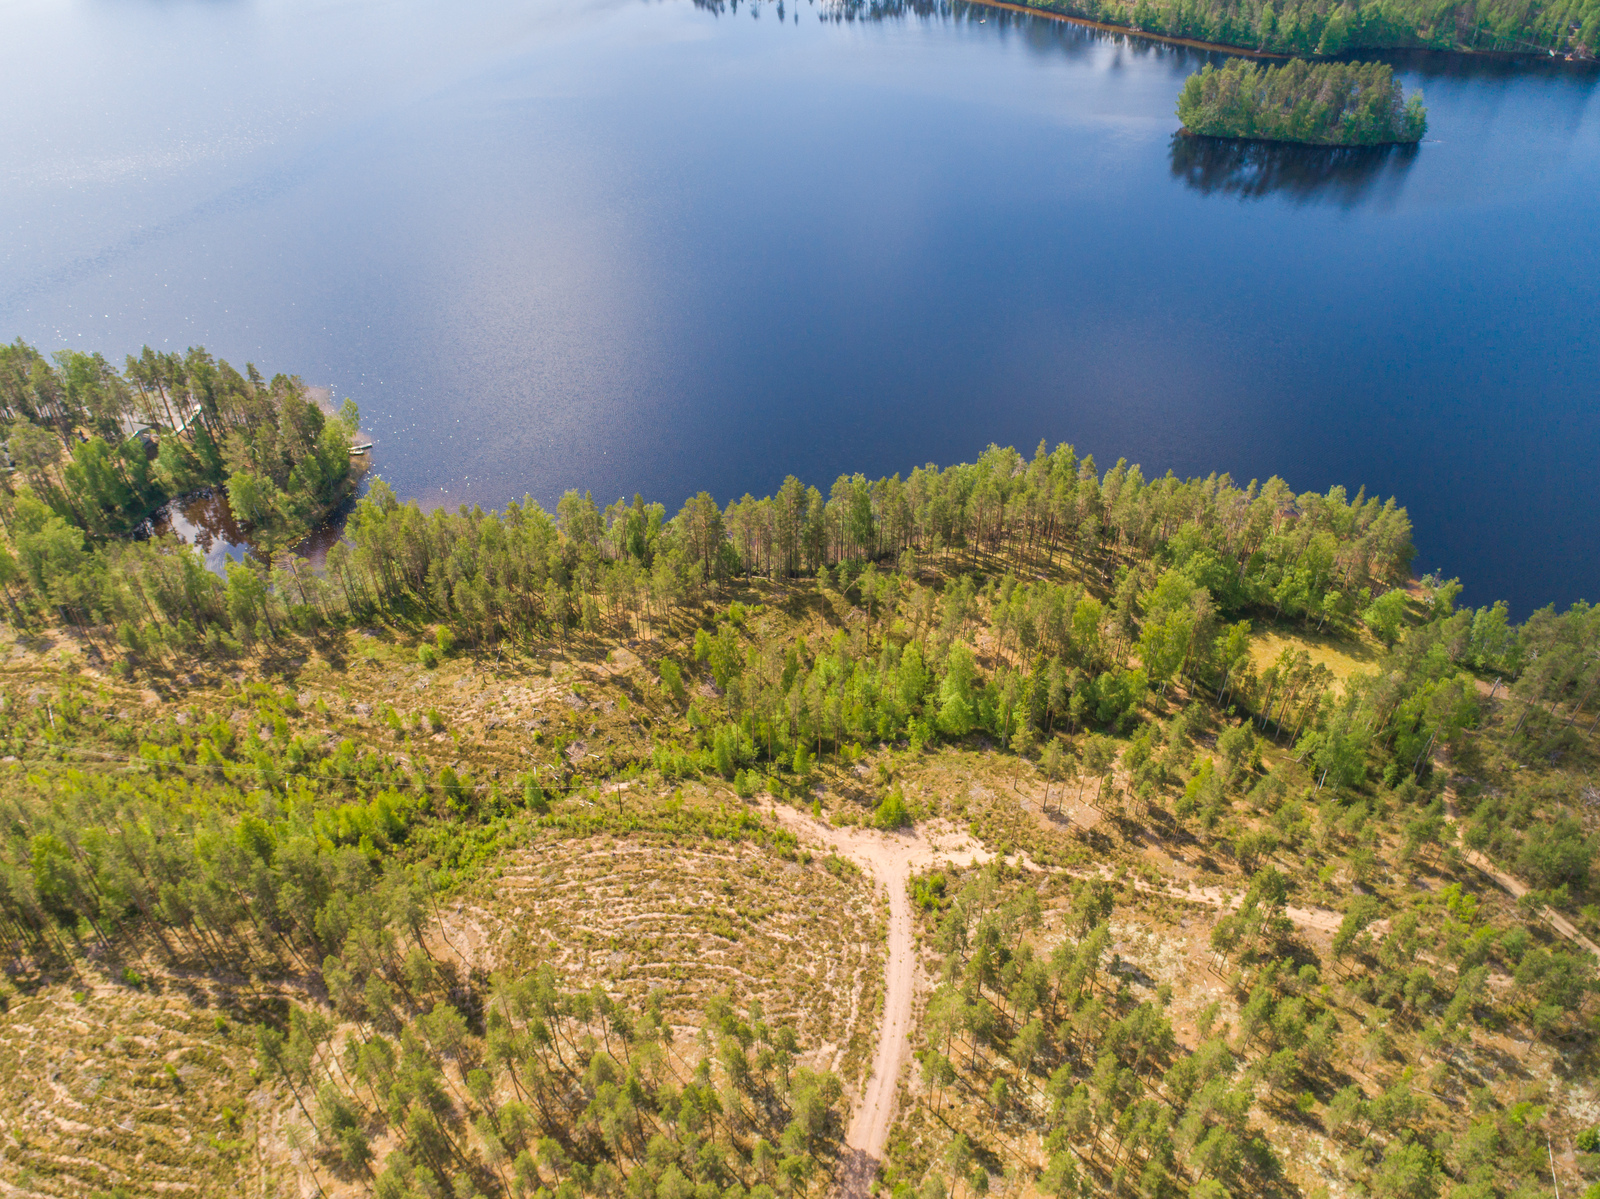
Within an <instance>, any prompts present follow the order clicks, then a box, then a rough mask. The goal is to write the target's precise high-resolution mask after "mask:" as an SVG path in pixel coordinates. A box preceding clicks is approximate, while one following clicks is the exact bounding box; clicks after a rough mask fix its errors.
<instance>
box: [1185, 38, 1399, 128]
mask: <svg viewBox="0 0 1600 1199" xmlns="http://www.w3.org/2000/svg"><path fill="white" fill-rule="evenodd" d="M1178 118H1179V119H1180V120H1181V121H1182V122H1183V130H1184V132H1185V133H1190V134H1199V135H1201V136H1204V137H1238V138H1255V139H1261V140H1264V141H1277V142H1302V143H1305V144H1307V145H1314V146H1381V145H1388V144H1392V143H1395V142H1417V141H1421V140H1422V135H1423V134H1424V133H1426V132H1427V130H1428V112H1427V109H1425V108H1423V107H1422V96H1421V95H1420V94H1419V93H1416V92H1413V93H1412V95H1411V98H1410V99H1409V100H1408V99H1406V98H1405V97H1404V96H1403V95H1402V94H1401V91H1400V84H1399V83H1398V82H1397V81H1396V80H1395V77H1394V72H1393V71H1391V70H1390V69H1389V67H1388V65H1387V64H1386V63H1381V62H1320V63H1315V64H1313V63H1307V62H1305V61H1303V60H1301V59H1298V58H1297V59H1294V60H1293V61H1292V62H1287V63H1285V64H1284V65H1283V66H1281V67H1260V66H1255V65H1253V64H1250V63H1247V62H1245V61H1244V60H1243V59H1237V58H1236V59H1234V60H1232V61H1231V62H1229V63H1227V64H1226V65H1225V66H1224V67H1223V68H1222V69H1221V70H1220V71H1219V70H1217V69H1216V68H1215V67H1212V66H1210V65H1207V66H1206V67H1205V69H1203V70H1201V71H1199V72H1197V73H1196V74H1193V75H1190V76H1189V78H1188V79H1187V80H1186V81H1185V83H1184V85H1183V92H1182V94H1181V95H1179V97H1178Z"/></svg>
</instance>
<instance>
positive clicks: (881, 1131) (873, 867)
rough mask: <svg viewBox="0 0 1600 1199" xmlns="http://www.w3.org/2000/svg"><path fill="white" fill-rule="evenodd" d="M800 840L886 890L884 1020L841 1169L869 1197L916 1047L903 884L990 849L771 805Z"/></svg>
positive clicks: (959, 837)
mask: <svg viewBox="0 0 1600 1199" xmlns="http://www.w3.org/2000/svg"><path fill="white" fill-rule="evenodd" d="M769 810H770V811H771V813H772V815H774V816H775V817H776V818H777V819H778V820H779V821H780V822H781V823H782V824H783V826H784V827H785V828H787V829H788V830H789V831H790V832H792V833H794V834H795V836H797V837H799V838H800V839H801V840H802V841H805V842H808V843H809V844H811V845H814V846H819V847H821V848H824V849H830V850H832V851H833V852H834V853H837V854H838V855H839V856H840V857H842V858H845V859H846V860H848V861H851V862H854V863H855V864H856V865H857V866H860V867H861V868H862V869H863V870H865V871H867V872H868V873H869V874H871V875H872V877H873V878H874V879H876V880H877V882H878V884H879V885H880V886H882V887H883V888H884V889H885V890H886V891H887V892H888V897H889V944H888V952H887V955H886V957H885V961H884V988H883V993H884V1002H883V1021H882V1023H881V1024H880V1025H879V1027H878V1048H877V1050H876V1052H875V1053H874V1054H873V1058H872V1073H871V1075H870V1076H869V1077H868V1079H867V1085H866V1088H865V1089H864V1090H863V1091H862V1094H861V1102H860V1103H859V1104H857V1105H856V1110H855V1113H854V1114H853V1115H852V1116H851V1118H850V1127H849V1129H848V1131H847V1132H846V1133H845V1159H844V1169H843V1170H842V1171H841V1172H840V1175H839V1185H838V1188H837V1192H838V1194H839V1195H841V1196H844V1199H866V1196H867V1195H868V1193H869V1188H870V1187H871V1185H872V1179H873V1176H874V1175H875V1174H876V1173H877V1169H878V1163H879V1162H880V1161H881V1160H882V1159H883V1147H884V1145H885V1144H887V1142H888V1140H889V1127H890V1125H891V1124H892V1123H893V1121H894V1104H895V1092H896V1089H897V1088H898V1087H899V1083H900V1072H901V1071H902V1070H903V1069H904V1068H905V1063H906V1058H907V1057H909V1056H910V1053H911V1018H912V1012H913V1008H914V1001H915V999H916V990H917V950H916V937H915V934H914V932H913V928H912V921H911V898H910V896H909V895H908V894H907V893H906V885H907V883H908V882H909V880H910V878H911V875H912V872H913V871H918V870H924V869H927V868H928V867H930V866H934V865H937V864H939V863H941V862H945V863H951V864H954V865H959V866H970V865H971V864H972V863H974V862H983V861H987V860H988V859H989V858H990V857H991V856H992V855H991V854H989V853H988V852H987V851H986V850H984V849H983V848H982V847H981V846H980V845H979V844H978V843H977V842H976V841H974V840H973V839H972V838H971V837H970V836H968V835H967V833H966V832H964V831H962V830H961V829H959V828H957V827H956V826H954V825H947V824H945V823H944V822H942V821H935V822H933V823H931V824H929V825H924V826H921V827H919V828H917V829H915V830H912V831H907V832H898V833H880V832H875V831H871V830H867V829H842V828H834V827H832V826H831V825H828V824H826V823H824V822H822V821H820V820H813V819H812V818H811V817H809V816H806V815H803V814H802V813H800V812H797V811H795V810H794V809H793V808H789V807H785V806H783V805H781V804H774V805H772V807H771V808H770V809H769Z"/></svg>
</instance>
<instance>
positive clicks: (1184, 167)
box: [1171, 133, 1417, 208]
mask: <svg viewBox="0 0 1600 1199" xmlns="http://www.w3.org/2000/svg"><path fill="white" fill-rule="evenodd" d="M1416 160H1417V146H1416V145H1400V146H1299V145H1291V144H1287V143H1284V142H1259V141H1238V140H1235V139H1232V138H1221V137H1193V136H1188V135H1185V134H1182V133H1175V134H1173V135H1172V148H1171V162H1172V174H1173V177H1174V178H1177V179H1182V180H1183V181H1184V183H1186V184H1188V185H1189V186H1190V187H1192V188H1194V189H1195V190H1196V191H1198V192H1200V193H1202V194H1203V195H1208V196H1209V195H1214V194H1220V195H1228V196H1238V197H1239V198H1240V199H1248V200H1257V199H1261V198H1262V197H1264V196H1271V195H1279V194H1281V195H1284V196H1287V197H1288V198H1289V199H1290V200H1292V201H1294V202H1295V203H1299V204H1337V205H1338V206H1339V207H1341V208H1354V207H1355V206H1356V205H1358V204H1366V203H1370V202H1371V201H1373V200H1381V199H1385V198H1388V197H1391V196H1393V195H1394V194H1395V193H1396V192H1397V191H1398V190H1399V187H1400V184H1401V183H1402V182H1403V181H1404V179H1405V176H1406V172H1407V171H1409V170H1410V169H1411V164H1412V163H1414V162H1415V161H1416Z"/></svg>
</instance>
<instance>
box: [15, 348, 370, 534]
mask: <svg viewBox="0 0 1600 1199" xmlns="http://www.w3.org/2000/svg"><path fill="white" fill-rule="evenodd" d="M359 420H360V414H359V412H358V410H357V408H356V405H355V403H354V401H351V400H346V401H345V404H344V408H343V409H342V410H341V411H340V413H339V415H338V417H337V418H330V417H329V416H328V414H327V413H325V412H324V411H323V410H322V408H321V407H319V406H318V405H317V403H316V402H315V400H313V399H312V398H311V397H310V395H309V394H308V392H307V389H306V386H305V384H303V383H302V382H301V381H300V380H299V379H298V378H293V377H290V376H288V375H275V376H273V378H272V380H271V382H268V381H267V380H266V379H265V378H263V377H262V375H261V373H260V372H259V371H257V370H256V368H255V367H254V366H253V365H250V364H248V363H247V364H246V365H245V373H244V374H243V375H241V374H240V373H239V372H238V371H236V370H234V368H233V367H231V366H229V365H228V363H227V362H225V361H218V360H217V359H214V358H213V357H212V356H211V355H210V354H208V353H206V351H205V350H204V349H201V348H191V349H190V350H189V351H188V352H187V353H184V354H177V353H169V354H161V353H157V352H156V351H154V350H152V349H151V348H150V347H149V346H145V347H144V349H143V351H142V352H141V353H140V354H139V355H138V356H135V355H132V354H129V355H128V356H127V359H126V363H125V365H124V368H123V369H122V370H121V371H118V370H117V369H116V368H115V367H113V366H112V365H111V363H110V362H108V361H107V360H106V359H105V358H104V357H103V356H102V355H100V354H85V353H82V352H80V351H77V350H59V351H57V352H56V353H55V354H53V355H51V356H50V357H49V358H46V357H45V356H44V355H43V354H41V353H39V351H38V350H36V349H34V347H32V346H30V345H28V344H27V343H25V342H23V341H22V340H21V339H20V338H19V339H18V340H17V341H15V342H14V343H12V344H11V345H0V421H3V422H4V432H3V436H4V441H5V449H6V454H7V455H8V456H9V458H10V465H11V466H12V467H13V468H14V472H15V473H14V474H13V475H12V476H11V477H12V480H13V482H15V481H16V480H18V479H20V480H24V481H26V483H27V486H28V489H29V490H30V491H31V493H32V495H33V497H34V498H35V499H36V500H38V501H39V502H40V503H42V504H44V505H45V506H46V507H47V508H48V509H49V511H50V512H51V513H53V514H54V515H56V516H58V517H60V518H61V519H62V520H63V521H65V522H66V523H67V524H70V525H75V526H77V527H78V528H80V529H83V530H84V531H86V532H88V533H90V534H92V535H94V536H97V537H100V536H105V535H108V534H116V533H126V532H129V531H131V530H133V529H136V528H137V527H138V526H139V525H141V524H142V523H143V522H144V521H145V520H146V519H148V518H149V517H150V515H151V514H152V513H153V512H154V511H155V510H156V509H157V508H159V507H160V506H161V505H162V504H164V503H166V502H167V501H168V500H171V499H174V498H177V497H178V496H182V495H185V494H188V493H190V492H193V491H197V490H202V489H205V488H210V487H217V486H221V485H226V486H227V489H228V495H229V499H230V500H231V503H232V507H233V512H234V516H235V517H236V518H237V519H238V521H239V523H240V524H241V525H243V526H244V527H246V528H249V529H251V530H253V531H254V533H255V535H256V538H257V540H258V541H260V542H265V543H273V542H283V543H287V544H293V543H294V542H297V541H299V540H301V539H302V538H304V536H305V535H306V533H308V532H309V531H310V530H311V529H313V528H315V527H316V526H317V525H319V524H321V523H322V521H323V520H324V519H325V518H326V516H327V514H328V512H329V511H331V510H332V509H333V508H335V507H337V506H338V504H339V503H340V502H341V501H343V500H344V498H345V497H346V496H347V495H348V494H349V490H350V485H351V483H352V482H353V479H352V472H351V467H350V439H351V437H352V436H353V435H354V434H355V432H356V427H357V425H358V423H359ZM7 490H10V488H8V489H7Z"/></svg>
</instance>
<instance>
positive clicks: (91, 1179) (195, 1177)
mask: <svg viewBox="0 0 1600 1199" xmlns="http://www.w3.org/2000/svg"><path fill="white" fill-rule="evenodd" d="M217 1019H218V1017H217V1013H215V1012H211V1011H207V1010H205V1009H203V1008H197V1007H196V1006H195V1005H194V1004H193V1003H192V1002H190V1001H189V1000H188V999H186V998H185V997H183V996H181V995H175V994H165V995H163V994H157V993H152V992H148V991H137V990H133V989H131V988H116V987H96V988H94V989H92V990H91V991H89V992H84V991H76V992H75V991H73V990H71V989H70V988H69V987H67V986H61V985H54V986H44V987H41V988H40V989H39V990H37V991H36V992H34V993H33V994H30V995H16V996H13V997H12V999H11V1002H10V1003H9V1005H8V1006H7V1009H6V1011H5V1012H4V1014H3V1015H0V1192H3V1193H5V1194H8V1195H38V1196H46V1195H48V1196H61V1197H63V1199H67V1197H73V1199H77V1197H82V1196H88V1195H93V1194H98V1193H102V1192H111V1191H112V1190H113V1188H115V1187H118V1186H125V1187H127V1188H128V1193H129V1194H140V1195H143V1194H156V1193H160V1194H169V1195H194V1196H204V1195H219V1196H221V1195H227V1196H237V1195H256V1194H260V1193H261V1185H262V1184H261V1169H262V1163H261V1162H260V1161H259V1160H258V1154H257V1152H256V1148H255V1145H256V1134H257V1132H258V1126H259V1125H260V1124H261V1123H262V1121H263V1119H266V1120H270V1118H271V1113H270V1110H267V1109H266V1108H264V1106H263V1104H262V1103H261V1102H259V1100H261V1099H264V1098H267V1096H265V1095H264V1094H262V1093H259V1092H256V1084H255V1082H254V1081H253V1080H252V1078H251V1075H250V1067H251V1054H250V1051H249V1050H248V1049H246V1048H245V1047H244V1046H243V1045H242V1044H241V1043H240V1041H239V1040H238V1039H237V1037H236V1035H235V1034H234V1033H233V1032H232V1030H231V1029H229V1028H228V1027H227V1026H226V1024H224V1025H222V1026H220V1027H219V1025H218V1023H217Z"/></svg>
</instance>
